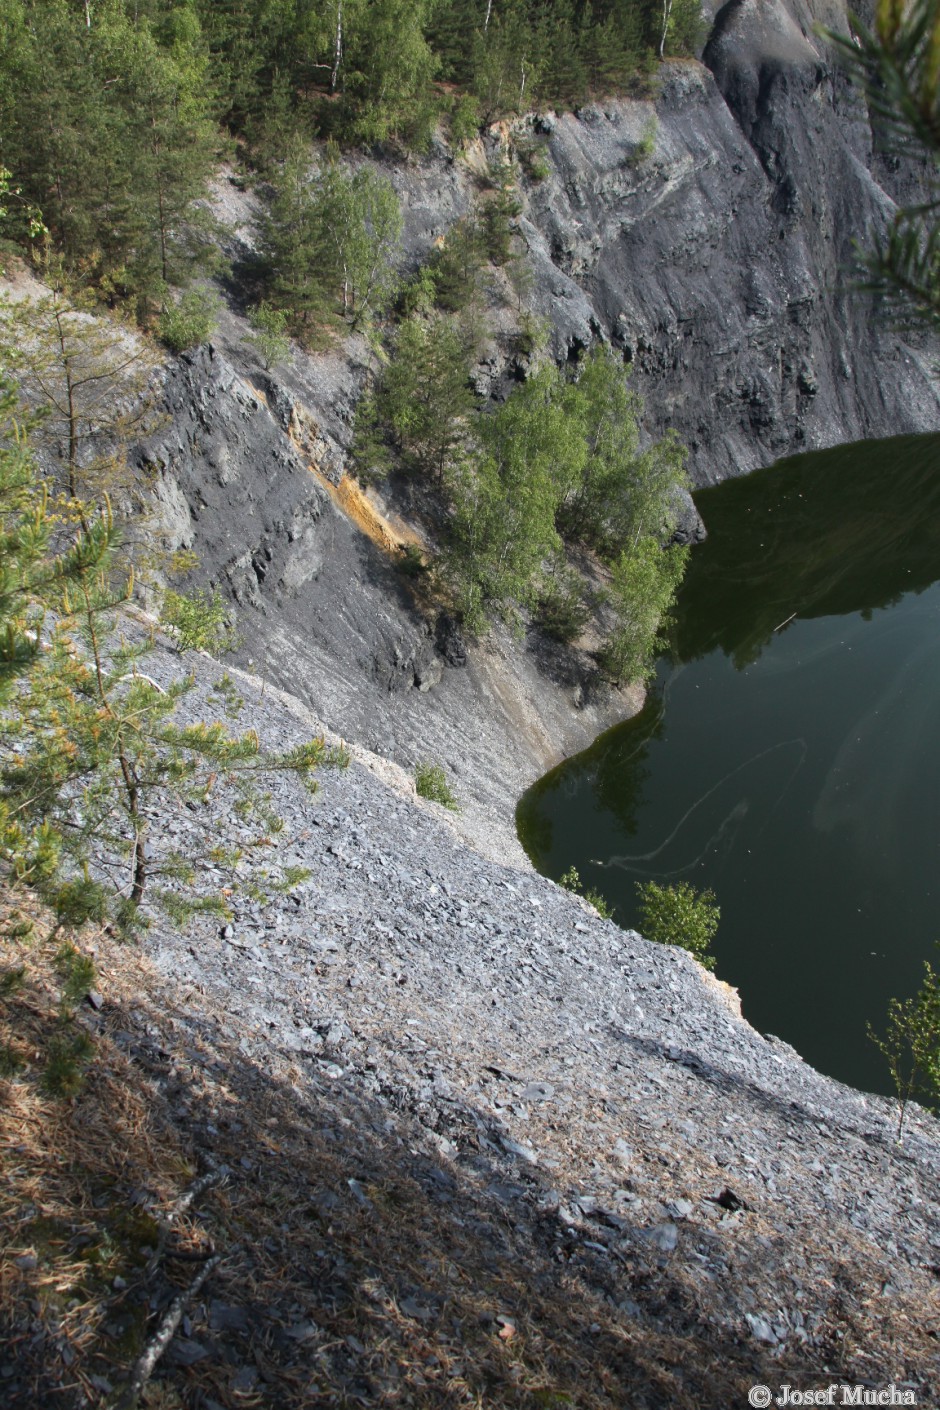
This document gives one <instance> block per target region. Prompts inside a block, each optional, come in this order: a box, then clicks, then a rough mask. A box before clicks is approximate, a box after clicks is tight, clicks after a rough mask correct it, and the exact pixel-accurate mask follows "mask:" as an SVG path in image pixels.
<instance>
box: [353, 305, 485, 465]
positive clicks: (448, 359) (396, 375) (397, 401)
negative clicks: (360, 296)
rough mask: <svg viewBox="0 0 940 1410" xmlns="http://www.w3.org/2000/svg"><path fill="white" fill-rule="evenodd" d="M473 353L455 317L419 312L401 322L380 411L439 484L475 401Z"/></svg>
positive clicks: (406, 450)
mask: <svg viewBox="0 0 940 1410" xmlns="http://www.w3.org/2000/svg"><path fill="white" fill-rule="evenodd" d="M472 351H473V349H472V345H471V344H470V342H469V340H468V339H467V338H466V337H465V336H464V334H463V331H462V330H461V328H460V327H459V326H458V325H457V324H455V323H454V322H453V321H452V320H451V319H448V318H444V317H442V316H441V315H440V314H434V313H431V314H429V315H427V316H420V315H417V314H415V315H412V317H411V318H408V319H406V320H405V321H404V322H403V323H402V324H401V325H400V327H399V329H398V333H397V335H396V339H395V347H394V352H393V355H392V358H391V361H390V362H389V365H388V367H387V368H386V371H385V375H384V376H383V378H382V383H381V388H380V391H379V395H378V398H377V407H378V412H379V415H380V416H381V417H382V419H383V420H384V422H385V423H386V424H387V426H388V428H389V430H390V432H391V434H392V435H393V437H394V438H395V440H396V442H397V444H398V447H399V449H400V450H402V451H403V452H404V453H405V455H406V457H407V459H408V461H409V462H410V463H413V464H414V465H415V466H417V467H418V468H419V469H421V470H422V471H424V472H425V473H428V474H433V475H434V476H435V477H436V478H437V480H438V482H439V483H441V482H443V478H444V470H445V467H446V465H447V462H448V460H449V458H450V456H451V454H452V452H453V449H454V447H455V446H456V444H457V442H458V440H459V439H460V437H461V435H462V434H463V433H464V426H465V422H466V418H467V416H468V414H469V413H470V411H471V410H472V409H473V407H474V405H475V404H476V400H477V399H476V396H475V395H474V392H473V390H472V388H471V386H470V365H471V354H472Z"/></svg>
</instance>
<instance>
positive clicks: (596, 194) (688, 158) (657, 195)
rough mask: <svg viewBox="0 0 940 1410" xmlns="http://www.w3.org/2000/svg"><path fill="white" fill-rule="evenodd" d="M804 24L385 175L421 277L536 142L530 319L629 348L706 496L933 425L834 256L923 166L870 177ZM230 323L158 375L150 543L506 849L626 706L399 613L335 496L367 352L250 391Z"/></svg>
mask: <svg viewBox="0 0 940 1410" xmlns="http://www.w3.org/2000/svg"><path fill="white" fill-rule="evenodd" d="M817 14H818V15H819V17H821V18H822V19H824V20H827V21H828V22H830V23H834V24H837V23H839V22H840V21H839V14H840V12H839V10H838V8H837V7H836V8H835V9H833V10H832V11H831V12H826V13H823V11H822V10H821V9H819V8H818V7H817V11H816V12H814V13H810V12H809V10H807V9H806V8H805V7H804V6H803V4H802V0H793V3H792V5H790V6H789V7H788V6H787V5H786V4H784V3H783V0H730V3H728V4H727V5H725V6H724V8H722V9H721V10H719V12H718V14H717V16H716V18H715V21H714V24H713V27H712V32H711V36H710V38H709V41H708V44H707V46H706V48H705V51H704V59H705V62H704V64H699V63H696V62H693V61H687V62H682V63H673V64H670V65H668V66H666V68H665V70H664V75H663V81H662V87H661V92H660V94H659V96H658V98H657V100H656V102H655V105H654V104H653V103H650V102H639V101H629V100H616V101H610V102H607V103H603V104H596V105H592V106H589V107H586V108H584V109H582V110H581V111H580V112H579V113H577V114H563V115H557V116H556V115H552V114H546V115H542V116H541V117H539V118H537V119H535V118H529V119H526V120H524V121H522V122H520V123H517V124H515V125H514V126H513V128H512V130H511V131H509V132H507V130H505V129H503V130H500V131H498V132H497V131H495V130H494V132H493V133H491V134H490V137H489V139H488V147H489V150H488V151H487V150H486V147H485V146H484V147H480V148H478V149H477V150H475V151H472V152H471V153H470V154H469V155H468V156H467V157H466V158H462V159H460V160H456V159H455V158H454V157H453V155H452V154H451V153H450V152H449V151H448V150H447V149H446V148H445V147H444V146H443V145H438V147H437V148H436V149H435V150H433V151H432V152H431V153H430V154H429V155H428V156H427V157H424V158H421V159H420V160H414V161H411V162H408V163H402V164H400V165H397V166H390V167H388V168H387V170H388V171H389V174H390V175H391V177H392V179H393V180H394V182H395V183H396V186H397V188H398V190H399V193H400V195H401V198H402V204H403V209H404V213H405V227H406V228H405V258H406V262H407V263H408V264H410V265H411V266H412V267H414V266H416V265H417V264H418V263H419V262H420V261H421V260H422V259H423V258H425V257H426V255H427V253H428V250H429V249H430V247H431V246H432V244H433V243H434V241H435V240H438V239H439V238H440V237H441V236H442V235H443V234H444V233H445V232H446V230H447V229H448V228H449V227H450V226H451V225H452V224H453V223H454V221H455V220H457V219H459V217H460V216H461V215H462V214H464V213H465V212H466V211H467V210H468V209H469V208H470V206H471V203H472V200H473V197H474V193H475V190H476V189H477V188H478V187H479V185H480V178H481V174H482V173H483V172H484V171H485V167H486V161H487V158H488V157H491V156H493V155H494V154H495V152H496V150H497V149H498V148H499V146H500V144H502V143H504V142H505V141H506V140H507V139H508V140H509V141H510V143H514V144H516V145H518V144H519V143H520V142H521V141H525V140H528V141H531V140H532V139H533V138H534V139H537V140H538V141H540V142H542V143H544V145H545V147H546V152H547V155H548V158H549V162H548V165H549V174H548V175H547V177H546V178H545V179H544V180H541V181H533V180H532V179H531V178H528V177H524V178H523V196H524V209H523V212H522V215H521V217H520V220H519V233H520V236H521V239H522V241H523V242H524V244H525V246H526V248H527V251H528V256H529V261H530V263H531V266H532V270H533V274H534V278H533V281H532V286H531V290H530V292H529V294H528V295H527V298H528V300H529V303H530V306H531V309H532V310H533V311H534V312H535V313H538V314H540V315H543V316H545V317H547V318H548V319H549V321H550V323H551V326H552V330H553V331H552V339H553V349H554V352H555V354H556V356H557V357H558V358H560V359H563V358H566V357H567V358H574V357H576V356H577V355H578V353H579V352H580V350H581V349H583V348H584V347H586V346H588V345H590V344H591V343H592V342H593V341H595V340H596V339H598V338H600V339H605V340H608V341H609V342H610V343H611V344H612V345H613V346H615V347H616V348H618V349H619V350H620V351H621V352H622V354H623V356H624V358H625V359H626V360H627V361H628V362H629V363H630V364H631V365H632V367H633V368H634V373H635V385H636V386H637V389H638V390H639V391H640V392H641V393H642V395H643V396H644V398H645V401H646V409H647V410H646V423H645V427H644V430H645V433H646V434H648V435H655V434H658V433H660V432H661V431H663V430H664V429H665V428H666V427H667V426H674V427H675V428H676V429H677V431H678V432H679V434H680V436H681V437H682V438H683V439H684V440H685V441H686V443H687V444H688V446H689V448H690V465H691V470H692V473H693V475H694V478H695V480H696V481H697V482H698V483H700V484H701V483H706V482H710V481H714V480H718V479H721V478H724V477H726V476H728V475H731V474H737V473H741V472H744V471H747V470H750V469H752V468H754V467H756V466H759V465H762V464H766V463H768V462H770V461H772V460H774V459H776V458H778V457H780V456H784V455H787V454H791V453H794V452H797V451H800V450H802V449H810V448H816V447H822V446H826V445H831V444H835V443H838V442H842V441H850V440H853V439H859V438H862V437H868V436H888V435H892V434H897V433H902V432H911V431H922V430H928V429H931V430H935V429H936V428H937V426H938V424H940V414H938V413H940V403H938V393H937V387H936V383H935V381H934V380H933V379H932V378H931V376H930V366H931V363H932V361H933V357H934V352H933V349H932V348H931V347H929V346H921V345H919V344H915V342H913V341H911V340H910V339H909V340H907V341H905V340H903V339H902V338H901V337H900V336H899V335H897V334H896V333H894V332H892V331H890V329H888V328H887V327H886V326H885V325H884V324H883V323H882V322H880V321H879V318H878V316H877V314H876V311H875V310H874V309H873V307H872V306H871V304H870V303H867V302H866V301H865V300H864V299H862V298H860V297H858V296H855V295H853V294H850V293H848V292H846V290H845V288H844V283H845V269H846V266H847V264H848V263H849V261H850V259H851V255H852V248H853V241H854V240H860V241H866V240H867V239H869V238H870V235H871V233H872V232H873V231H875V230H877V229H878V228H879V227H880V226H881V225H882V224H883V223H884V222H885V221H886V220H887V219H888V218H889V217H890V214H891V211H892V210H893V206H892V199H891V195H890V194H889V189H888V188H889V187H890V188H891V190H896V191H900V190H902V189H903V190H904V191H905V192H907V193H909V192H910V191H911V190H913V189H915V185H914V184H912V183H916V172H915V173H911V171H909V170H908V171H906V172H902V173H897V172H893V171H891V170H890V169H889V167H888V166H887V165H886V164H885V163H884V161H882V160H881V159H873V158H872V153H871V132H870V129H869V126H868V123H867V117H866V113H865V109H864V107H863V105H862V104H861V103H860V100H859V98H858V95H857V93H855V92H853V90H852V89H851V87H850V85H849V84H848V83H847V81H846V79H845V78H844V76H842V75H841V74H840V73H839V72H838V71H836V70H835V69H834V68H833V66H832V64H831V61H830V57H829V56H828V54H827V53H826V52H825V50H824V49H823V48H822V47H821V45H820V42H819V41H818V40H817V39H816V38H815V37H814V33H813V30H812V23H813V20H814V18H816V17H817ZM842 22H843V23H844V20H843V21H842ZM654 120H655V141H654V142H653V146H652V150H651V151H647V150H646V146H647V145H648V144H647V143H646V138H647V136H648V134H649V133H650V131H651V130H652V125H653V123H654ZM240 200H241V201H242V204H243V205H244V209H242V207H241V206H240V205H239V204H238V203H239V201H240ZM223 206H224V208H225V209H224V210H223V214H224V215H225V216H226V217H227V218H229V223H230V225H231V226H232V241H233V242H234V245H233V249H235V246H238V244H239V242H241V244H242V245H248V246H250V243H251V238H252V237H251V230H252V220H253V218H254V217H253V210H252V207H251V203H250V202H249V201H245V200H244V199H243V198H242V197H240V196H239V194H238V192H237V190H236V189H235V188H233V189H232V190H226V191H225V193H224V200H223ZM235 252H236V253H237V250H235ZM498 302H499V301H498V299H496V298H495V297H494V309H493V314H494V320H495V332H494V336H493V338H492V340H491V344H490V347H489V348H488V349H487V352H486V358H485V361H484V363H483V365H482V367H481V382H482V384H484V385H486V384H488V385H489V386H490V387H491V389H492V391H493V393H494V394H495V395H499V394H500V392H501V390H504V389H505V387H506V385H507V384H508V381H509V379H510V378H511V377H512V376H513V375H516V374H517V373H518V370H519V369H518V365H517V364H518V353H517V352H514V351H513V341H512V336H511V334H512V330H513V327H514V326H515V324H516V320H517V317H518V311H517V310H516V309H514V308H513V307H511V306H510V304H511V301H507V302H504V303H503V304H502V306H501V307H496V304H498ZM246 332H247V329H246V325H245V323H244V321H243V320H242V319H241V318H240V317H239V316H238V315H237V314H236V313H235V312H233V311H232V310H227V311H226V312H225V313H224V315H223V317H222V320H221V323H220V327H219V330H218V332H217V335H216V341H215V343H214V345H213V346H212V347H211V348H204V349H201V350H199V351H197V352H196V353H194V354H191V355H187V356H185V357H183V358H181V359H178V360H177V361H176V362H175V363H173V364H171V365H170V367H169V368H168V370H167V374H166V402H167V409H168V412H169V420H168V423H167V424H166V425H165V426H164V427H163V428H162V429H161V431H160V433H159V435H158V437H157V438H156V439H155V441H154V442H153V443H151V444H150V445H149V446H148V447H147V448H146V449H145V450H144V451H143V453H142V459H143V460H145V461H146V462H147V463H148V464H149V465H150V467H151V469H152V470H153V471H154V483H155V486H156V495H157V498H158V501H159V503H160V505H161V512H162V515H163V520H164V538H165V541H166V546H167V547H169V548H171V549H173V548H176V547H180V546H185V547H191V548H193V549H194V550H195V551H196V553H197V554H198V557H199V560H200V564H201V567H200V570H199V577H200V578H202V579H203V580H208V581H211V582H213V583H215V584H219V585H220V586H222V587H223V588H224V589H225V591H226V592H227V594H228V595H229V597H230V599H231V600H232V602H233V604H234V610H235V612H236V615H237V624H238V629H239V632H240V633H241V636H242V640H243V646H242V650H241V653H240V660H241V662H242V663H243V664H248V663H249V662H251V663H252V665H253V667H254V669H256V670H258V671H260V672H261V673H263V674H264V675H266V676H267V677H268V678H269V679H271V680H272V681H274V682H275V683H278V684H280V685H283V686H284V687H285V688H287V689H290V690H291V691H293V692H294V693H296V694H298V695H300V696H302V697H303V698H304V699H305V700H306V701H307V702H308V703H309V704H310V705H312V706H313V708H314V709H315V710H316V711H317V712H318V714H319V715H320V716H321V717H322V718H324V719H325V720H326V721H327V722H328V723H329V724H330V725H331V726H332V727H333V728H334V729H336V730H337V731H339V732H341V733H344V734H345V735H346V736H347V737H349V738H351V739H355V740H358V741H361V742H363V743H365V744H367V745H368V746H369V747H370V748H372V749H374V750H375V751H377V752H378V753H381V754H383V755H386V756H387V757H389V758H391V759H394V760H396V761H397V762H399V763H401V764H403V765H404V766H406V767H411V766H412V765H413V764H414V763H415V762H416V761H418V760H424V759H428V760H432V761H434V762H439V763H442V764H444V766H445V767H446V768H447V770H448V772H449V773H450V775H451V777H452V780H453V781H454V783H455V786H456V789H457V793H458V796H459V797H460V798H461V801H462V802H463V804H464V807H465V810H466V812H465V820H466V824H467V826H469V827H470V828H471V830H475V832H476V834H477V840H478V842H479V841H480V839H483V838H488V841H487V842H486V845H488V846H489V849H490V851H491V852H499V853H500V854H501V855H507V856H508V855H513V856H514V857H516V858H517V859H518V857H519V853H518V844H517V843H516V841H515V838H514V836H513V830H512V814H513V808H514V804H515V800H516V799H517V798H518V796H519V794H520V792H521V791H522V789H523V788H524V787H525V786H526V785H527V784H528V783H530V782H531V781H533V780H534V778H536V777H537V776H538V775H539V774H540V773H541V772H543V771H544V770H545V769H547V768H548V767H549V766H550V765H551V764H552V763H554V762H555V761H557V760H558V759H559V758H560V757H562V756H563V755H564V754H566V753H570V752H572V751H574V750H576V749H579V748H582V747H584V746H585V745H586V744H587V743H588V742H589V741H590V739H591V738H592V737H593V736H594V735H595V734H596V733H597V732H598V731H599V730H600V729H602V728H604V727H606V726H607V725H609V724H611V723H613V722H614V721H615V720H616V719H617V718H620V717H622V716H623V715H624V714H626V713H627V712H628V709H629V702H628V701H626V700H625V699H624V698H623V697H622V696H620V695H618V694H613V693H611V692H606V693H604V692H600V693H598V692H597V691H596V689H595V688H594V687H593V686H592V684H591V679H590V662H589V661H588V659H587V658H586V657H581V658H577V657H576V658H574V659H569V660H564V659H561V658H560V657H558V656H553V655H551V654H546V653H545V651H544V649H542V648H540V647H538V645H537V644H536V643H534V642H526V641H524V640H523V641H518V640H513V639H512V638H511V637H510V636H509V635H508V634H505V635H503V636H497V637H496V638H495V639H494V641H493V642H491V643H490V644H489V645H487V646H486V647H485V648H479V649H476V650H474V651H472V652H470V654H469V656H468V655H467V653H466V651H465V647H464V644H463V643H462V642H461V641H460V640H459V635H458V636H457V637H455V635H454V632H453V629H452V624H451V625H448V623H446V622H442V621H438V620H436V619H435V618H434V617H433V615H429V614H428V612H426V611H421V610H419V609H418V606H417V605H416V602H415V600H414V599H413V597H412V596H411V594H410V593H409V591H408V589H407V587H406V585H405V584H404V583H403V582H402V580H401V578H400V577H399V576H398V575H396V573H395V572H394V571H393V567H392V564H391V561H390V558H389V555H388V554H387V553H383V551H382V549H381V547H379V546H377V545H376V544H375V543H374V542H372V541H371V540H370V539H369V538H368V537H367V536H365V535H364V534H363V533H361V532H360V530H359V529H358V528H357V527H356V525H355V524H354V523H353V522H352V521H351V520H350V519H349V518H348V517H346V516H345V515H344V514H343V513H342V512H340V510H339V509H338V508H337V506H336V503H335V502H334V490H335V487H336V486H337V485H338V484H339V482H340V481H341V478H342V474H343V467H344V461H345V458H346V454H347V451H348V446H349V442H350V437H351V429H352V423H353V419H354V413H355V404H356V400H357V397H358V395H359V392H360V390H361V387H362V383H363V380H364V378H365V376H366V375H367V371H368V368H369V366H370V363H371V360H372V355H371V353H370V350H369V349H368V347H367V346H366V344H365V343H364V342H363V340H362V339H358V338H348V339H346V340H345V341H344V342H337V343H336V344H334V345H333V346H332V347H331V348H330V349H329V350H327V351H325V352H320V353H316V354H311V355H309V356H308V355H304V354H300V353H296V354H295V355H294V356H293V357H292V358H291V359H290V360H289V361H288V362H287V363H286V364H284V365H283V366H279V367H278V368H277V370H276V373H275V374H273V375H272V374H267V373H264V372H263V371H262V370H261V367H260V365H259V363H258V360H257V357H256V355H255V353H254V352H253V350H252V349H251V347H250V345H248V344H246V341H245V334H246ZM514 359H515V363H514ZM693 527H694V526H690V532H691V531H692V528H693Z"/></svg>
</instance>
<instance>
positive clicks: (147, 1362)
mask: <svg viewBox="0 0 940 1410" xmlns="http://www.w3.org/2000/svg"><path fill="white" fill-rule="evenodd" d="M221 1262H222V1257H221V1255H217V1256H216V1257H215V1258H210V1259H209V1262H208V1263H207V1264H206V1266H205V1267H204V1268H202V1269H200V1271H199V1272H198V1273H197V1274H196V1277H195V1278H194V1279H193V1281H192V1282H191V1283H190V1285H189V1287H188V1288H186V1289H184V1291H183V1292H181V1293H178V1294H177V1295H176V1297H174V1299H173V1301H172V1302H171V1303H170V1305H169V1307H168V1308H167V1310H166V1312H165V1313H164V1316H163V1320H162V1322H161V1323H160V1325H159V1327H158V1328H157V1330H156V1331H155V1332H154V1334H153V1336H152V1337H151V1338H150V1340H149V1341H148V1343H147V1345H146V1346H145V1347H144V1350H143V1351H142V1352H141V1354H140V1356H139V1357H138V1358H137V1360H136V1362H135V1363H134V1367H133V1369H132V1371H131V1375H130V1380H129V1381H128V1383H127V1389H126V1390H125V1391H124V1394H123V1395H122V1396H121V1399H120V1400H119V1401H118V1405H117V1410H134V1407H135V1406H136V1405H137V1401H138V1399H139V1398H140V1393H141V1391H142V1390H143V1388H144V1386H145V1385H146V1384H147V1382H148V1381H149V1380H150V1377H151V1376H152V1375H153V1372H154V1368H155V1366H156V1364H157V1362H158V1361H159V1360H160V1357H161V1356H162V1355H163V1353H164V1352H165V1351H166V1349H167V1347H168V1346H169V1345H170V1342H171V1341H172V1340H173V1338H174V1336H175V1335H176V1329H177V1327H178V1326H179V1324H180V1322H181V1321H182V1320H183V1313H184V1312H185V1311H186V1309H187V1307H189V1305H190V1303H191V1302H192V1301H193V1299H194V1298H195V1297H196V1295H197V1293H198V1292H199V1291H200V1289H201V1288H202V1285H203V1283H205V1282H206V1280H207V1279H208V1278H209V1277H210V1276H211V1275H212V1274H213V1273H214V1272H215V1270H216V1268H218V1266H219V1264H220V1263H221Z"/></svg>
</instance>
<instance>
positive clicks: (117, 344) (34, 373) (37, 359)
mask: <svg viewBox="0 0 940 1410" xmlns="http://www.w3.org/2000/svg"><path fill="white" fill-rule="evenodd" d="M0 360H2V362H3V364H4V366H5V367H6V369H7V371H8V372H9V374H10V375H11V376H12V377H14V378H15V379H16V381H17V383H18V385H19V387H20V391H21V395H22V396H23V397H24V398H25V399H27V400H28V401H29V403H30V404H31V405H33V406H35V407H36V409H37V417H38V420H37V422H36V424H35V425H34V426H33V427H32V438H33V443H34V444H35V445H36V446H37V447H38V448H41V450H42V452H43V454H44V458H45V460H46V463H47V464H50V465H54V466H55V467H56V470H55V474H54V477H53V478H54V485H55V488H56V489H58V490H61V491H63V492H64V493H66V494H67V495H68V496H69V497H70V498H72V499H73V500H75V499H81V500H83V501H89V502H91V503H93V504H97V505H103V504H104V501H105V498H106V497H108V496H113V495H115V494H117V493H120V492H124V491H127V489H128V488H129V487H130V483H131V477H130V475H129V472H128V470H127V465H126V462H125V458H124V454H123V445H124V443H125V442H126V441H127V440H128V439H129V438H130V437H131V436H140V435H142V434H145V433H146V430H147V428H148V426H149V424H150V421H151V419H152V399H151V397H150V396H149V395H148V383H149V379H150V376H151V373H152V371H153V367H154V359H153V357H152V355H151V354H150V353H149V352H148V349H147V347H146V345H145V343H144V342H143V340H141V339H139V338H135V337H134V336H133V334H132V333H131V330H129V329H128V328H127V327H126V326H125V325H124V324H122V323H120V322H119V321H117V320H116V319H113V318H110V317H107V316H103V315H102V314H101V313H100V310H98V309H96V308H95V305H94V303H93V302H92V301H90V300H89V299H88V298H87V297H82V295H81V294H77V295H76V297H75V299H70V298H68V297H67V296H66V293H65V290H64V288H63V287H62V285H61V283H59V282H56V283H55V284H54V287H53V291H52V293H50V294H49V295H47V296H45V297H43V298H40V299H19V300H13V299H10V298H0Z"/></svg>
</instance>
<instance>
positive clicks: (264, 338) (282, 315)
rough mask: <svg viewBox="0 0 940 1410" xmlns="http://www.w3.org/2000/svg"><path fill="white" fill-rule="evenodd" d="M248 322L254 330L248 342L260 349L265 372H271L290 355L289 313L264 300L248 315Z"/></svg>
mask: <svg viewBox="0 0 940 1410" xmlns="http://www.w3.org/2000/svg"><path fill="white" fill-rule="evenodd" d="M248 322H249V323H250V324H251V326H252V328H253V330H254V332H253V333H252V335H251V336H250V337H249V339H248V342H249V343H251V344H252V346H253V347H256V348H257V349H258V353H259V355H260V357H261V362H262V364H263V366H264V370H265V372H270V371H271V368H272V367H276V366H277V364H278V363H279V362H283V361H284V359H285V358H286V357H287V356H288V354H289V353H290V337H289V335H288V332H287V313H286V311H285V310H284V309H282V308H273V307H272V306H271V304H269V303H267V302H265V301H264V300H262V302H261V303H260V304H258V306H257V308H253V309H252V311H251V313H250V314H249V315H248Z"/></svg>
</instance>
